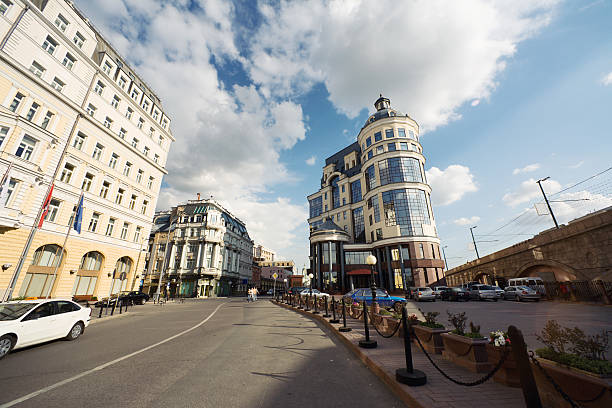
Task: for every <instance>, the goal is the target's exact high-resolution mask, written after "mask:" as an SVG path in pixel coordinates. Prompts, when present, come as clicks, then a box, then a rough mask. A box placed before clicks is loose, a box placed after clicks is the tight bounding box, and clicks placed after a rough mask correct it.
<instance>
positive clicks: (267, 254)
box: [253, 244, 276, 262]
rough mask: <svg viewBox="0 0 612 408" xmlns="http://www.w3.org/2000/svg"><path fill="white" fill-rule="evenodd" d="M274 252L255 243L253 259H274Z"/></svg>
mask: <svg viewBox="0 0 612 408" xmlns="http://www.w3.org/2000/svg"><path fill="white" fill-rule="evenodd" d="M275 256H276V252H274V251H273V250H271V249H268V248H266V247H264V246H263V245H261V244H259V245H255V246H254V247H253V259H254V260H257V261H268V262H270V261H274V257H275Z"/></svg>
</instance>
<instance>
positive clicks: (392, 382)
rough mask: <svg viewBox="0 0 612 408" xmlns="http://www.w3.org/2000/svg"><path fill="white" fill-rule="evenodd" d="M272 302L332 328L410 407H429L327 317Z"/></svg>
mask: <svg viewBox="0 0 612 408" xmlns="http://www.w3.org/2000/svg"><path fill="white" fill-rule="evenodd" d="M270 302H271V303H273V304H275V305H277V306H280V307H283V308H285V309H287V310H291V311H294V312H297V313H299V314H301V315H304V316H308V317H310V318H311V319H313V320H317V321H319V322H321V323H323V325H324V326H325V327H327V328H328V329H331V332H332V333H333V334H334V335H335V336H336V338H337V339H338V340H340V341H341V342H342V343H343V344H344V345H345V346H346V347H347V348H348V349H349V350H350V351H352V352H353V354H355V356H357V358H359V360H361V362H362V363H363V364H364V365H365V366H366V367H367V368H368V369H369V370H370V371H371V372H372V373H374V375H375V376H377V377H378V378H379V379H380V380H381V381H382V382H383V383H384V384H385V385H386V386H387V387H389V389H390V390H391V391H392V392H393V393H394V394H395V395H396V396H397V397H398V398H399V399H401V400H402V401H403V402H404V403H405V404H406V405H408V406H409V407H415V408H429V407H426V406H424V405H422V404H421V403H420V402H419V401H417V400H416V399H415V398H414V397H413V396H412V395H410V393H408V392H407V391H406V390H405V389H404V387H403V386H402V385H401V384H400V383H398V382H397V381H396V380H395V378H394V377H392V376H390V375H389V374H388V373H387V372H385V370H383V369H382V368H381V367H380V366H379V365H377V364H376V363H375V362H374V361H372V359H371V358H370V357H368V356H367V355H366V354H365V353H364V352H363V351H361V349H360V348H359V347H358V346H356V345H355V344H353V343H352V342H351V341H350V340H349V339H347V338H346V337H344V336H343V335H342V334H341V333H340V332H339V331H338V330H337V329H336V328H335V327H334V326H333V325H332V324H331V323H330V322H328V321H327V319H326V318H324V317H323V316H320V315H313V314H311V313H308V312H306V311H304V310H300V309H294V308H293V307H291V306H289V305H286V304H284V303H278V302H276V301H274V300H270Z"/></svg>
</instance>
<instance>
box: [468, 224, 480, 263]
mask: <svg viewBox="0 0 612 408" xmlns="http://www.w3.org/2000/svg"><path fill="white" fill-rule="evenodd" d="M476 227H478V225H474V226H473V227H470V234H472V242H473V243H474V251H476V258H478V259H480V255H478V248H477V247H476V240H475V239H474V231H473V229H474V228H476Z"/></svg>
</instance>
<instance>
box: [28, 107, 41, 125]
mask: <svg viewBox="0 0 612 408" xmlns="http://www.w3.org/2000/svg"><path fill="white" fill-rule="evenodd" d="M38 108H40V105H39V104H37V103H36V102H32V106H30V110H29V111H28V114H27V115H26V119H27V120H29V121H30V122H31V121H32V119H34V115H36V111H38Z"/></svg>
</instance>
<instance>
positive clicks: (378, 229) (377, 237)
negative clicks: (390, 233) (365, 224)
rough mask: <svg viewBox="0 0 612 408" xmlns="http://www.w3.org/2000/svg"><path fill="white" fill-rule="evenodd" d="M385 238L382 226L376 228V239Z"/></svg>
mask: <svg viewBox="0 0 612 408" xmlns="http://www.w3.org/2000/svg"><path fill="white" fill-rule="evenodd" d="M379 239H383V233H382V228H376V240H377V241H378V240H379Z"/></svg>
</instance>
